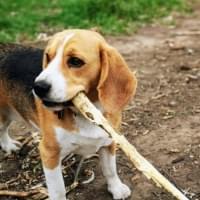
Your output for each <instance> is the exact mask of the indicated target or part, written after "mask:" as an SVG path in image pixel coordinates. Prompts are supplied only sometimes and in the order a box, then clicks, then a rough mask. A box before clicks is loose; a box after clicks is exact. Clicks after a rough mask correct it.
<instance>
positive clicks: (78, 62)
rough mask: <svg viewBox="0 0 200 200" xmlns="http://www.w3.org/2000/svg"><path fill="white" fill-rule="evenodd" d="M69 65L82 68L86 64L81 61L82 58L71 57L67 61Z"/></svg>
mask: <svg viewBox="0 0 200 200" xmlns="http://www.w3.org/2000/svg"><path fill="white" fill-rule="evenodd" d="M67 64H68V65H69V67H73V68H80V67H81V66H83V65H84V64H85V62H84V61H83V60H81V59H80V58H77V57H70V58H69V59H68V60H67Z"/></svg>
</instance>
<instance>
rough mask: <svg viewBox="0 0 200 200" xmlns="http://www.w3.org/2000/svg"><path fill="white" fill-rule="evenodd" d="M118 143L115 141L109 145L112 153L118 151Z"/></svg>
mask: <svg viewBox="0 0 200 200" xmlns="http://www.w3.org/2000/svg"><path fill="white" fill-rule="evenodd" d="M116 147H117V145H116V143H115V142H114V141H113V142H112V144H111V145H109V146H108V151H109V152H110V153H111V154H112V155H115V152H116Z"/></svg>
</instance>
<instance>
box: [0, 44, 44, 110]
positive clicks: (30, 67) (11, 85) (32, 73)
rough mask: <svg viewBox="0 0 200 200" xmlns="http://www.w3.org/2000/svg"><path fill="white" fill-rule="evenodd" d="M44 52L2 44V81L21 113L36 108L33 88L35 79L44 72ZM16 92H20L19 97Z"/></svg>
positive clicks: (0, 51) (0, 71) (0, 60)
mask: <svg viewBox="0 0 200 200" xmlns="http://www.w3.org/2000/svg"><path fill="white" fill-rule="evenodd" d="M43 51H44V50H41V49H37V48H32V47H26V46H21V45H16V44H5V45H4V44H2V43H0V80H3V82H4V85H5V86H6V88H7V94H8V95H9V96H10V97H11V98H12V99H13V104H14V106H15V107H16V109H18V110H19V111H20V110H22V109H28V107H29V106H31V107H32V108H35V106H34V101H33V94H32V88H33V84H34V80H35V78H36V77H37V76H38V75H39V74H40V72H41V71H42V58H43ZM16 90H18V91H19V90H20V94H19V95H18V93H17V92H18V91H16ZM22 96H23V98H22ZM24 104H25V105H24ZM26 104H28V105H26ZM23 107H24V108H23ZM25 107H27V108H25ZM23 112H25V111H24V110H23ZM26 112H28V110H27V111H26Z"/></svg>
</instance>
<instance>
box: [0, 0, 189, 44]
mask: <svg viewBox="0 0 200 200" xmlns="http://www.w3.org/2000/svg"><path fill="white" fill-rule="evenodd" d="M185 9H186V0H113V1H109V0H40V1H39V0H0V41H16V40H20V39H23V38H24V39H33V38H34V37H35V36H36V35H37V34H38V33H40V32H55V31H60V30H62V29H64V28H72V27H73V28H74V27H75V28H90V27H100V29H101V30H102V31H103V32H105V33H108V34H117V33H126V32H130V31H132V29H133V27H134V25H135V24H138V23H146V22H151V21H152V20H153V19H155V18H159V17H163V16H165V15H168V14H169V12H170V11H171V10H179V11H183V10H185Z"/></svg>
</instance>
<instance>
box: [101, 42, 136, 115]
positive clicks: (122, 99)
mask: <svg viewBox="0 0 200 200" xmlns="http://www.w3.org/2000/svg"><path fill="white" fill-rule="evenodd" d="M100 60H101V73H100V79H99V83H98V87H97V90H98V96H99V100H100V103H101V104H102V106H103V108H104V109H105V111H106V112H108V113H113V112H114V113H117V112H120V111H121V110H122V109H123V108H124V106H125V105H126V104H127V103H128V101H129V100H130V99H131V97H132V96H133V95H134V94H135V90H136V86H137V80H136V77H135V74H134V73H133V72H131V71H130V69H129V68H128V66H127V64H126V62H125V61H124V59H123V58H122V56H121V55H120V54H119V52H118V51H117V50H116V49H114V48H113V47H111V46H109V45H107V44H103V45H101V47H100Z"/></svg>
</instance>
